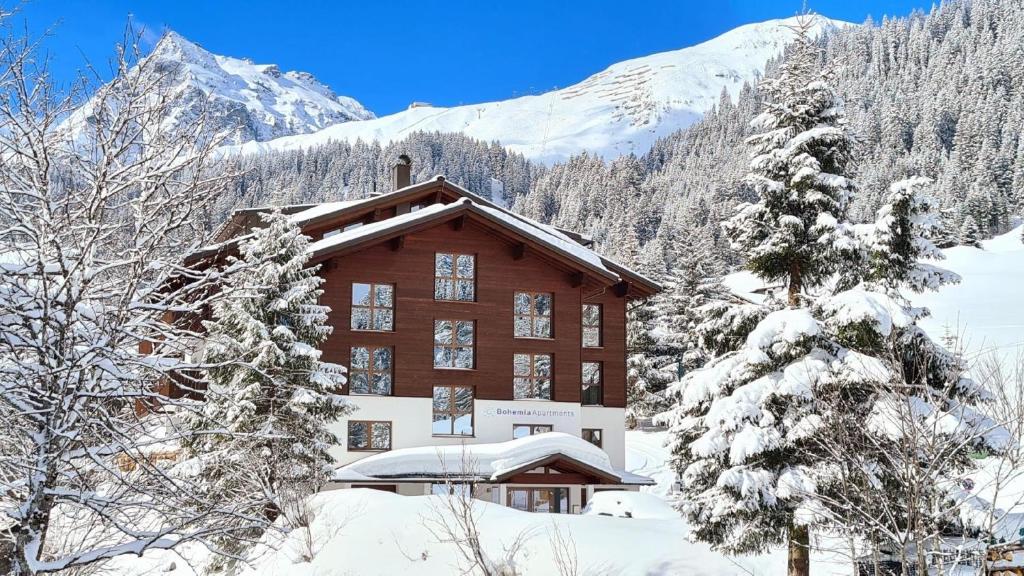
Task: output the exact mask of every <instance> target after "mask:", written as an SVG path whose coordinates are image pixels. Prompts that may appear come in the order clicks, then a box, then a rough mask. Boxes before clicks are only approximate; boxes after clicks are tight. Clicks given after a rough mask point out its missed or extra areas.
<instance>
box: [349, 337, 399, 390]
mask: <svg viewBox="0 0 1024 576" xmlns="http://www.w3.org/2000/svg"><path fill="white" fill-rule="evenodd" d="M348 373H349V380H348V391H349V393H351V394H377V395H380V396H390V395H391V348H375V347H368V346H355V347H353V348H352V360H351V362H350V363H349V370H348Z"/></svg>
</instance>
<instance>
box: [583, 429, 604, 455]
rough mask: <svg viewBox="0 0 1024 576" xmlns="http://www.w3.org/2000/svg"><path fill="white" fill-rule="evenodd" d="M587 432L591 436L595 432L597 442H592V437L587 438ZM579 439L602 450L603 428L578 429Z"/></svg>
mask: <svg viewBox="0 0 1024 576" xmlns="http://www.w3.org/2000/svg"><path fill="white" fill-rule="evenodd" d="M588 432H589V433H591V434H593V433H594V432H597V442H594V440H593V437H591V438H587V433H588ZM580 438H582V439H583V440H585V441H587V442H590V443H591V444H593V445H594V446H597V447H598V448H600V449H601V450H604V428H582V429H580Z"/></svg>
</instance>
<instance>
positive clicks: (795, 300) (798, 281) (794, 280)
mask: <svg viewBox="0 0 1024 576" xmlns="http://www.w3.org/2000/svg"><path fill="white" fill-rule="evenodd" d="M803 284H804V281H803V274H801V272H800V263H799V262H796V261H793V262H791V263H790V264H789V298H788V301H789V307H790V308H797V307H799V306H800V291H801V290H802V289H803Z"/></svg>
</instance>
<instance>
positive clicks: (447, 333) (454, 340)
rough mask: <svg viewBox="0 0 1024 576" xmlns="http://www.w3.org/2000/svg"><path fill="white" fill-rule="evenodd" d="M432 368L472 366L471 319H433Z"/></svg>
mask: <svg viewBox="0 0 1024 576" xmlns="http://www.w3.org/2000/svg"><path fill="white" fill-rule="evenodd" d="M434 368H463V369H471V368H473V321H472V320H435V321H434Z"/></svg>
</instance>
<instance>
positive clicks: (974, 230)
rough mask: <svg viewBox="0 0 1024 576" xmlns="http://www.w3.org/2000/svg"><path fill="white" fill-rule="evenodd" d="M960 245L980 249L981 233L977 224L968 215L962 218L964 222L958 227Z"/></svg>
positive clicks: (972, 217)
mask: <svg viewBox="0 0 1024 576" xmlns="http://www.w3.org/2000/svg"><path fill="white" fill-rule="evenodd" d="M960 245H961V246H970V247H972V248H981V231H980V230H978V222H977V221H976V220H975V219H974V216H971V215H970V214H968V215H967V216H964V222H963V224H961V225H960Z"/></svg>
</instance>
